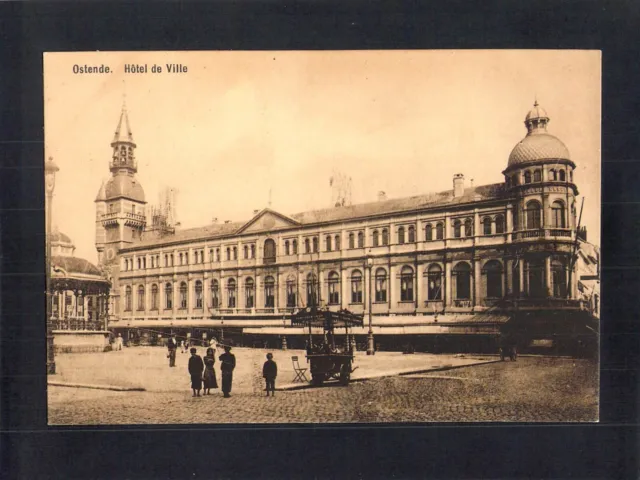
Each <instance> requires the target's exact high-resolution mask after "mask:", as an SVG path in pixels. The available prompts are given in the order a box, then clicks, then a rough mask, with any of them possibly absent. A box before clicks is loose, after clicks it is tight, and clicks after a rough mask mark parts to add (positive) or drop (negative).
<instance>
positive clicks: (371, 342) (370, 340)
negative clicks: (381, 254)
mask: <svg viewBox="0 0 640 480" xmlns="http://www.w3.org/2000/svg"><path fill="white" fill-rule="evenodd" d="M367 268H368V269H369V334H368V335H367V355H375V354H376V348H375V343H374V340H373V327H372V325H371V318H372V315H371V306H372V305H373V301H372V297H373V294H372V292H373V289H372V288H371V274H372V273H373V258H371V257H368V258H367Z"/></svg>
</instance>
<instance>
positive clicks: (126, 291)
mask: <svg viewBox="0 0 640 480" xmlns="http://www.w3.org/2000/svg"><path fill="white" fill-rule="evenodd" d="M124 309H125V311H127V312H130V311H131V287H130V286H128V285H127V288H125V289H124Z"/></svg>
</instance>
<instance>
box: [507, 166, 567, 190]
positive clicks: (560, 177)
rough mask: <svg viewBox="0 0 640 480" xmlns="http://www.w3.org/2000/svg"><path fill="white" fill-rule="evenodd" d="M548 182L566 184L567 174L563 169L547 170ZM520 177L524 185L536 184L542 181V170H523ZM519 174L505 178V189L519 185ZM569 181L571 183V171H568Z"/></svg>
mask: <svg viewBox="0 0 640 480" xmlns="http://www.w3.org/2000/svg"><path fill="white" fill-rule="evenodd" d="M548 173H549V177H548V178H549V181H554V182H557V181H560V182H566V181H567V174H566V173H565V171H564V170H563V169H556V168H551V169H549V172H548ZM522 177H523V178H524V183H525V184H528V183H532V182H535V183H538V182H541V181H542V170H540V169H536V170H533V171H531V170H525V172H524V174H523V175H522ZM519 179H520V174H518V173H517V174H514V175H512V176H511V177H509V176H507V177H506V182H507V187H510V186H512V185H513V186H516V185H520V181H519ZM569 181H570V182H573V171H572V170H569Z"/></svg>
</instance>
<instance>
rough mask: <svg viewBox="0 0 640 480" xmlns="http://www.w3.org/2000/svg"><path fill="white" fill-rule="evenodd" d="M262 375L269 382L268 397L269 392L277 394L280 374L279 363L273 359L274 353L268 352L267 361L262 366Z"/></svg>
mask: <svg viewBox="0 0 640 480" xmlns="http://www.w3.org/2000/svg"><path fill="white" fill-rule="evenodd" d="M262 376H263V377H264V379H265V381H266V382H267V397H268V396H269V392H271V396H272V397H274V396H275V395H276V377H277V376H278V365H277V364H276V362H274V361H273V354H272V353H267V361H266V362H264V365H263V367H262Z"/></svg>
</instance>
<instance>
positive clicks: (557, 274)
mask: <svg viewBox="0 0 640 480" xmlns="http://www.w3.org/2000/svg"><path fill="white" fill-rule="evenodd" d="M514 268H515V266H514ZM551 269H552V274H553V284H554V295H556V296H560V297H562V296H564V294H565V291H566V278H565V267H564V265H563V264H562V263H561V262H559V261H554V262H552V265H551ZM482 275H484V276H486V295H485V296H486V297H487V298H500V297H502V295H503V281H504V280H503V268H502V264H501V263H500V262H499V261H497V260H491V261H488V262H487V263H486V264H485V265H484V267H483V268H482ZM527 275H528V276H529V284H530V288H531V289H533V290H532V292H533V294H534V296H535V295H536V294H537V293H538V290H536V287H540V289H542V288H543V284H544V264H543V263H541V262H529V263H528V264H527ZM513 278H514V282H515V283H516V284H517V282H518V281H519V277H518V275H517V274H514V277H513ZM425 279H426V282H427V286H426V287H427V288H426V292H427V300H430V301H442V299H443V288H442V287H443V270H442V267H441V266H440V265H438V264H432V265H430V266H429V267H428V268H427V269H426V270H425ZM471 279H472V270H471V265H470V264H469V263H467V262H464V261H463V262H458V263H457V264H456V265H455V266H454V268H453V269H452V281H453V285H452V287H453V294H454V295H453V298H454V299H455V300H470V299H471ZM349 281H350V283H351V290H350V303H352V304H361V303H363V275H362V272H361V271H360V270H354V271H353V272H352V273H351V277H350V279H349ZM541 281H542V282H543V283H542V284H541V283H540V282H541ZM374 282H375V291H374V295H375V302H387V285H388V275H387V271H386V270H385V269H384V268H378V269H377V270H376V271H375V272H374ZM340 286H341V280H340V274H339V273H338V272H335V271H333V272H330V273H329V275H328V277H327V287H328V289H327V290H328V298H327V302H328V304H329V305H339V304H340V295H341V293H340V292H341V288H340ZM225 287H226V293H227V296H226V299H227V305H226V306H227V308H236V307H237V306H238V302H237V290H238V285H237V281H236V279H235V278H230V279H228V280H227V282H226V285H225ZM318 288H319V283H318V279H317V276H316V275H315V274H314V273H309V274H308V275H307V278H306V296H307V305H315V304H317V303H318V296H317V294H318ZM519 288H520V287H519V285H515V286H514V289H515V290H516V291H518V290H519ZM219 290H220V284H219V282H218V280H215V279H214V280H212V281H211V287H210V303H209V305H210V307H211V308H220V307H221V303H220V292H219ZM275 290H276V284H275V280H274V278H273V277H271V276H268V277H266V278H265V280H264V307H265V308H273V307H274V306H275ZM255 291H256V286H255V281H254V279H253V278H251V277H248V278H246V279H245V280H244V308H254V307H255V306H256V305H255ZM540 292H542V290H540ZM137 293H138V296H137V309H138V310H144V309H145V287H144V285H139V286H138V292H137ZM298 293H299V292H298V285H297V281H296V279H295V277H294V276H290V277H289V278H288V279H287V281H286V306H287V307H289V308H293V307H297V306H298V304H297V300H298ZM540 294H542V293H540ZM194 298H195V308H196V309H202V308H203V302H204V298H203V283H202V281H200V280H197V281H196V282H195V284H194ZM164 300H165V301H164V308H165V309H168V310H170V309H172V308H173V284H172V283H166V284H165V287H164ZM400 301H401V302H413V301H414V269H413V268H412V267H410V266H404V267H402V269H401V271H400ZM158 305H159V289H158V285H156V284H153V285H152V286H151V310H158ZM187 307H188V296H187V283H186V282H181V283H180V286H179V299H178V308H181V309H186V308H187ZM131 309H132V288H131V286H127V287H126V289H125V310H131Z"/></svg>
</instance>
